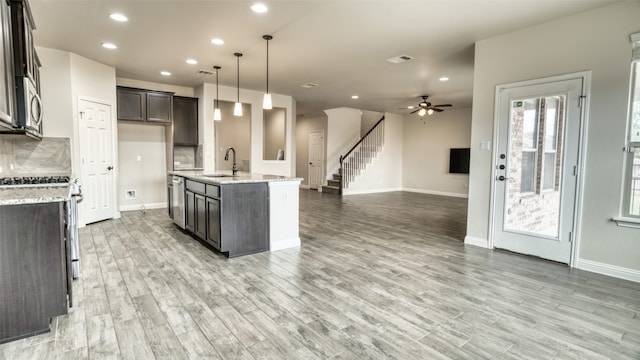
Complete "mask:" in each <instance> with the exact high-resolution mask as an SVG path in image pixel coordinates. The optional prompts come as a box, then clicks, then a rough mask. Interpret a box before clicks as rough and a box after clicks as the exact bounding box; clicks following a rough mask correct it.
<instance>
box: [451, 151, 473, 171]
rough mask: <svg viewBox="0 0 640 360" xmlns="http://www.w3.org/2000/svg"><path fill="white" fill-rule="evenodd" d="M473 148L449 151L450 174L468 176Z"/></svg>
mask: <svg viewBox="0 0 640 360" xmlns="http://www.w3.org/2000/svg"><path fill="white" fill-rule="evenodd" d="M470 156H471V148H463V149H450V150H449V173H450V174H468V173H469V158H470Z"/></svg>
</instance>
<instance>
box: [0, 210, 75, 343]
mask: <svg viewBox="0 0 640 360" xmlns="http://www.w3.org/2000/svg"><path fill="white" fill-rule="evenodd" d="M66 255H67V254H66V244H65V235H64V203H63V202H55V203H36V204H21V205H1V206H0V343H3V342H7V341H12V340H16V339H19V338H22V337H26V336H30V335H35V334H39V333H43V332H47V331H49V329H50V321H51V318H52V317H54V316H58V315H62V314H66V313H67V289H68V288H67V279H68V278H67V266H68V264H67V256H66Z"/></svg>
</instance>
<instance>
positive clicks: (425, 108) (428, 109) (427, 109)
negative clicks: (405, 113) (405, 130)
mask: <svg viewBox="0 0 640 360" xmlns="http://www.w3.org/2000/svg"><path fill="white" fill-rule="evenodd" d="M421 98H422V101H420V102H419V103H418V108H417V109H415V110H413V111H412V112H410V113H409V114H413V113H416V112H417V113H418V115H420V116H424V115H425V114H429V115H431V114H433V113H434V112H442V111H444V109H440V108H441V107H451V106H452V105H451V104H440V105H431V103H430V102H428V101H427V99H428V98H429V95H422V96H421ZM401 109H405V108H401ZM409 109H414V107H413V106H410V107H409Z"/></svg>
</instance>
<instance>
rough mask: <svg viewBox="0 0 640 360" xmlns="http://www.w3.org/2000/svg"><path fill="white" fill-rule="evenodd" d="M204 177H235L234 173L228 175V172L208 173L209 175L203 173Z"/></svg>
mask: <svg viewBox="0 0 640 360" xmlns="http://www.w3.org/2000/svg"><path fill="white" fill-rule="evenodd" d="M202 176H204V177H212V178H220V177H234V176H233V175H227V174H207V175H202Z"/></svg>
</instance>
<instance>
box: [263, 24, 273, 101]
mask: <svg viewBox="0 0 640 360" xmlns="http://www.w3.org/2000/svg"><path fill="white" fill-rule="evenodd" d="M262 38H263V39H265V40H267V92H266V93H265V94H264V99H263V100H262V108H263V109H265V110H271V109H273V104H272V102H271V94H270V93H269V40H271V39H273V36H271V35H262Z"/></svg>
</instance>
